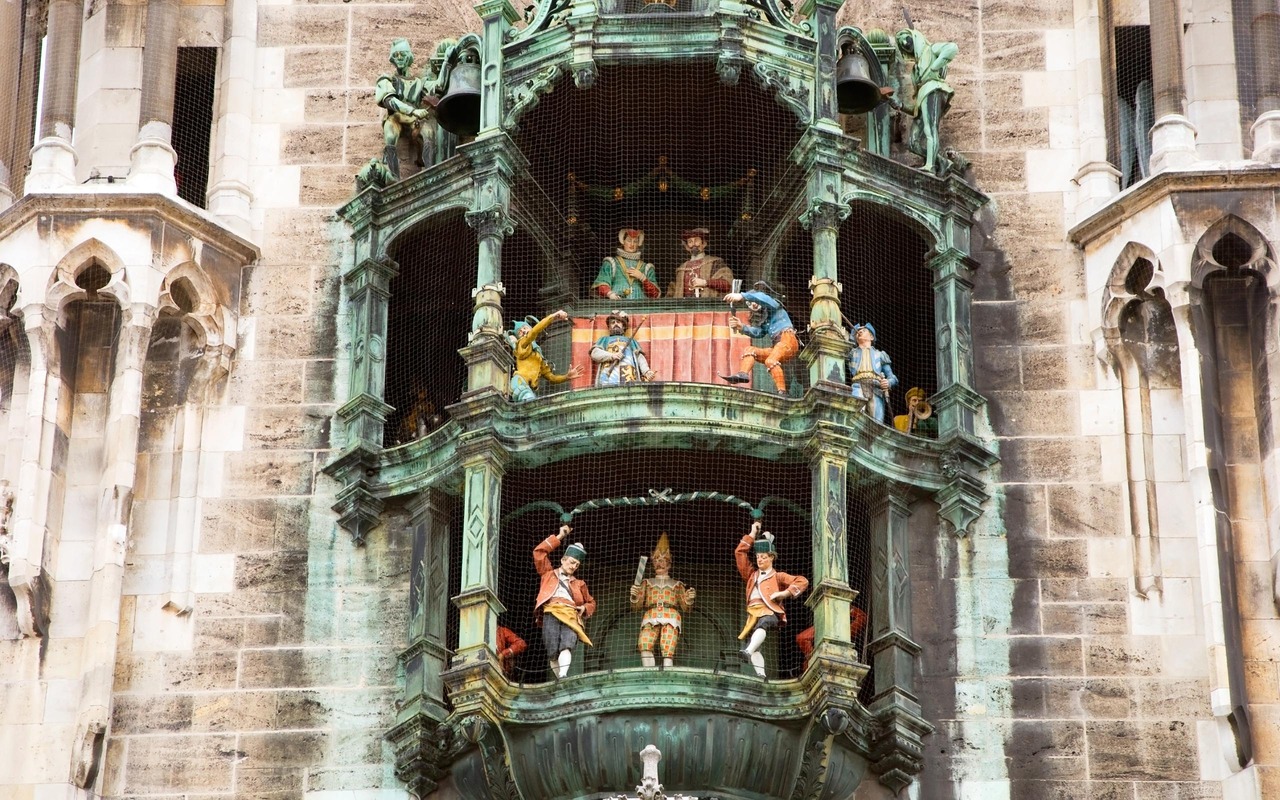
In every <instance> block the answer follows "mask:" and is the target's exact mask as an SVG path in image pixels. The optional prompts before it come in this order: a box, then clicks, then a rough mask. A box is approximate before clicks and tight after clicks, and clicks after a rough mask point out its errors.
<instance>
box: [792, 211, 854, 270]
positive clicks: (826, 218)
mask: <svg viewBox="0 0 1280 800" xmlns="http://www.w3.org/2000/svg"><path fill="white" fill-rule="evenodd" d="M852 210H853V209H851V208H850V207H849V205H848V204H847V203H833V202H831V201H830V200H818V199H813V200H810V201H809V208H808V209H806V210H805V212H804V213H803V214H801V215H800V224H801V225H803V226H804V227H805V230H809V231H813V232H814V233H817V232H819V231H824V230H826V231H835V230H839V229H840V223H842V222H844V221H845V220H846V219H848V218H849V214H850V212H851V211H852ZM810 285H811V286H812V284H810Z"/></svg>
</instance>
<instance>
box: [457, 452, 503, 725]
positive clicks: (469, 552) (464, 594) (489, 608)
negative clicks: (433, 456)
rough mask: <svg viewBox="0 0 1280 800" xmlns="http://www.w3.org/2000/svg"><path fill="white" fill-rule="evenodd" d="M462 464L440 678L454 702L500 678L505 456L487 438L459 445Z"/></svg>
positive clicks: (466, 699)
mask: <svg viewBox="0 0 1280 800" xmlns="http://www.w3.org/2000/svg"><path fill="white" fill-rule="evenodd" d="M458 457H459V458H460V459H461V461H462V465H463V495H462V505H463V508H462V532H461V535H462V574H461V576H460V580H459V592H458V596H457V597H455V598H454V600H453V602H454V604H455V605H456V606H457V607H458V612H459V614H458V647H457V655H456V656H455V657H454V660H453V664H452V668H451V669H450V670H449V672H448V673H447V674H446V676H445V679H446V681H447V682H448V684H449V688H450V692H451V694H452V696H453V700H454V706H455V708H457V707H458V706H459V704H460V703H475V702H478V698H477V697H476V695H475V694H474V693H475V692H476V691H478V690H479V688H480V687H481V686H483V684H484V683H486V682H487V681H488V680H489V679H491V678H492V679H494V680H497V679H500V676H501V669H499V667H498V661H497V655H496V653H497V646H498V615H499V614H501V613H502V612H503V611H504V610H505V609H504V608H503V606H502V602H501V601H500V600H499V599H498V534H499V528H500V526H501V524H502V478H503V476H504V475H505V473H506V464H507V459H508V455H507V452H506V451H505V450H503V449H502V446H501V445H500V444H498V442H497V441H495V440H494V439H492V438H490V437H487V436H485V437H481V438H477V439H471V440H469V441H465V442H462V443H460V444H459V446H458ZM489 673H492V674H489Z"/></svg>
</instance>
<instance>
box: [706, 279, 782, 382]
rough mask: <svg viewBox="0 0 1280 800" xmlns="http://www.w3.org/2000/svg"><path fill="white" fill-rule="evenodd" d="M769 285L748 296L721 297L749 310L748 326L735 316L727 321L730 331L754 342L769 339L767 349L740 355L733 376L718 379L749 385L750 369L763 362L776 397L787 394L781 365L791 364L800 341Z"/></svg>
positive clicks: (727, 301) (732, 294) (748, 350)
mask: <svg viewBox="0 0 1280 800" xmlns="http://www.w3.org/2000/svg"><path fill="white" fill-rule="evenodd" d="M768 289H769V284H767V283H765V282H764V281H760V282H758V283H756V289H755V290H754V291H750V292H741V293H738V292H730V293H729V294H726V295H725V296H724V300H725V302H726V303H728V304H729V305H733V304H735V303H743V302H745V303H746V304H747V308H749V309H750V310H751V324H750V325H743V324H742V320H740V319H738V318H737V317H736V316H732V317H729V327H730V328H732V329H733V330H735V331H737V332H738V333H741V334H744V335H746V336H750V337H751V338H753V339H758V338H763V337H765V336H767V337H769V339H770V341H771V342H772V344H771V345H770V346H769V347H748V348H747V351H746V352H745V353H743V355H742V362H741V363H740V364H739V365H738V371H737V372H736V373H734V374H733V375H721V376H720V377H722V378H724V379H725V380H726V381H728V382H729V383H750V382H751V368H752V367H754V366H755V365H756V362H757V361H763V362H764V365H765V368H766V369H768V370H769V376H770V377H772V378H773V385H774V387H775V388H776V389H777V390H778V394H781V395H785V394H786V393H787V376H786V373H784V372H783V370H782V365H783V363H784V362H787V361H790V360H791V359H793V358H795V357H796V354H797V353H799V352H800V340H799V339H797V338H796V329H795V326H794V325H792V324H791V317H790V316H788V315H787V311H786V309H784V308H783V307H782V303H781V301H779V300H778V298H776V297H774V296H773V295H772V294H770V293H769V291H768Z"/></svg>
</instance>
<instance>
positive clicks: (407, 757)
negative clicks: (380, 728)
mask: <svg viewBox="0 0 1280 800" xmlns="http://www.w3.org/2000/svg"><path fill="white" fill-rule="evenodd" d="M387 740H388V741H389V742H391V746H392V747H393V748H394V750H395V754H396V757H395V758H396V760H395V770H396V777H397V778H399V779H400V780H401V781H403V782H404V783H405V785H406V786H407V787H408V788H409V791H410V792H411V793H413V794H414V795H415V796H418V797H425V796H426V795H429V794H431V793H432V792H434V791H435V790H436V788H437V787H438V786H439V782H440V780H441V779H442V778H444V776H445V773H446V772H447V771H448V768H449V764H450V762H452V761H453V759H454V758H456V757H457V754H458V751H459V750H460V749H461V746H463V745H465V743H466V742H465V740H463V739H460V738H459V737H458V736H456V735H455V732H454V730H453V728H451V727H450V726H448V725H445V724H442V723H440V722H436V721H434V720H430V719H427V718H425V717H424V716H422V715H418V716H416V717H414V718H413V719H410V720H408V721H406V722H404V723H401V724H400V725H397V726H395V727H394V728H392V729H391V730H390V731H389V732H388V733H387Z"/></svg>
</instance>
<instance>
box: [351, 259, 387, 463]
mask: <svg viewBox="0 0 1280 800" xmlns="http://www.w3.org/2000/svg"><path fill="white" fill-rule="evenodd" d="M399 272H400V267H399V265H398V264H396V262H394V261H392V260H391V259H390V258H388V257H386V256H382V257H376V258H366V259H365V260H364V261H361V262H360V263H359V264H358V265H357V266H356V267H355V269H353V270H351V271H350V272H348V273H347V275H346V276H345V278H344V281H345V282H346V284H347V304H348V308H349V309H350V313H349V317H348V318H349V319H350V324H351V326H352V330H351V371H350V384H349V385H350V390H349V392H348V396H349V397H350V399H349V400H348V401H347V402H346V403H345V404H344V405H343V406H342V408H339V409H338V418H339V419H341V420H342V421H343V422H344V423H345V426H346V434H347V442H346V443H347V446H348V447H353V446H356V445H359V446H362V447H367V448H369V449H371V450H377V449H380V448H381V447H382V433H383V426H384V425H385V424H386V421H387V414H389V413H390V412H391V411H392V410H393V409H392V408H391V406H389V405H387V404H386V402H385V401H384V400H383V392H384V390H385V387H386V377H387V376H386V369H387V365H386V349H387V345H386V341H387V303H388V302H389V300H390V299H391V279H392V278H394V277H395V276H396V275H397V274H399Z"/></svg>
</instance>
